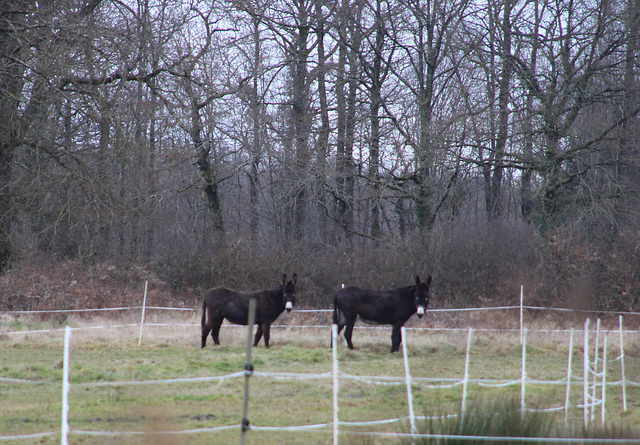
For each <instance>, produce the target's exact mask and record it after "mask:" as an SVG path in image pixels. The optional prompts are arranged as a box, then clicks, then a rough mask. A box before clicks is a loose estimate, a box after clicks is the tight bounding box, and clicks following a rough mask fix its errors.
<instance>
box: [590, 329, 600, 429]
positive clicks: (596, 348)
mask: <svg viewBox="0 0 640 445" xmlns="http://www.w3.org/2000/svg"><path fill="white" fill-rule="evenodd" d="M599 348H600V319H599V318H598V319H597V320H596V339H595V346H594V348H593V371H592V373H593V386H591V420H594V419H595V418H596V400H598V399H596V390H597V386H598V356H599V355H600V351H599Z"/></svg>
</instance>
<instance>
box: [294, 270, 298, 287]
mask: <svg viewBox="0 0 640 445" xmlns="http://www.w3.org/2000/svg"><path fill="white" fill-rule="evenodd" d="M297 282H298V274H297V273H294V274H293V285H294V286H295V285H296V283H297Z"/></svg>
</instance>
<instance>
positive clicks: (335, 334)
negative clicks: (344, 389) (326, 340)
mask: <svg viewBox="0 0 640 445" xmlns="http://www.w3.org/2000/svg"><path fill="white" fill-rule="evenodd" d="M331 337H332V338H333V342H332V344H333V348H332V352H333V445H338V425H339V422H338V387H339V385H338V384H339V382H338V325H337V324H334V325H332V326H331Z"/></svg>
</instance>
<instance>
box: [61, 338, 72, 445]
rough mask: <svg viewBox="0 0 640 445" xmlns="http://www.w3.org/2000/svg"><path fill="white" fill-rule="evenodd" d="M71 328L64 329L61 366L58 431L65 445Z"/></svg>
mask: <svg viewBox="0 0 640 445" xmlns="http://www.w3.org/2000/svg"><path fill="white" fill-rule="evenodd" d="M70 339H71V327H69V326H66V327H65V328H64V358H63V365H62V427H61V429H60V443H61V444H62V445H67V444H68V443H69V442H68V439H69V342H70Z"/></svg>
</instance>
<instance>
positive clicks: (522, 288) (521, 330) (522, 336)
mask: <svg viewBox="0 0 640 445" xmlns="http://www.w3.org/2000/svg"><path fill="white" fill-rule="evenodd" d="M523 343H524V286H523V285H520V344H523Z"/></svg>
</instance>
